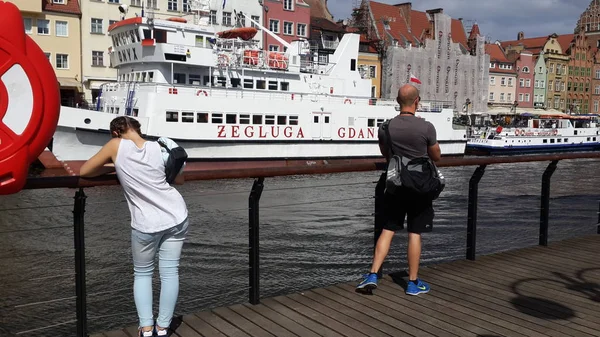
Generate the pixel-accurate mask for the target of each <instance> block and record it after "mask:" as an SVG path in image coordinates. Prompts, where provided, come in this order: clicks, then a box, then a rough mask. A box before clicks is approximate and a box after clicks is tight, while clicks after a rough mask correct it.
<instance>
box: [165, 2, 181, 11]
mask: <svg viewBox="0 0 600 337" xmlns="http://www.w3.org/2000/svg"><path fill="white" fill-rule="evenodd" d="M178 1H179V0H168V1H167V10H168V11H176V10H177V2H178Z"/></svg>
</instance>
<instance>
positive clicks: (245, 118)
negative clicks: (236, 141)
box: [240, 114, 250, 124]
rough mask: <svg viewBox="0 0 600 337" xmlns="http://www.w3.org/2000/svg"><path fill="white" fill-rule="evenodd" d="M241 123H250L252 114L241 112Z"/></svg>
mask: <svg viewBox="0 0 600 337" xmlns="http://www.w3.org/2000/svg"><path fill="white" fill-rule="evenodd" d="M240 124H250V115H244V114H240Z"/></svg>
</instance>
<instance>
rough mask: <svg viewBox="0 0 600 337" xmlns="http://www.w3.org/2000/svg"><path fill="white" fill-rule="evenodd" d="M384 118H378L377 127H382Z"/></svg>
mask: <svg viewBox="0 0 600 337" xmlns="http://www.w3.org/2000/svg"><path fill="white" fill-rule="evenodd" d="M383 122H384V119H383V118H377V127H380V126H381V124H383Z"/></svg>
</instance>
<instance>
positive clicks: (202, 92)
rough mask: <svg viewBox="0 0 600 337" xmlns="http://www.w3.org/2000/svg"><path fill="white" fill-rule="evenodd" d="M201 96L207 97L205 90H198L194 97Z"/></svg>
mask: <svg viewBox="0 0 600 337" xmlns="http://www.w3.org/2000/svg"><path fill="white" fill-rule="evenodd" d="M201 94H204V96H205V97H206V96H208V92H206V90H198V91H196V96H200V95H201Z"/></svg>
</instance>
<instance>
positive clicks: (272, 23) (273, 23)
mask: <svg viewBox="0 0 600 337" xmlns="http://www.w3.org/2000/svg"><path fill="white" fill-rule="evenodd" d="M269 30H270V31H272V32H273V33H279V20H273V19H270V20H269Z"/></svg>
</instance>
